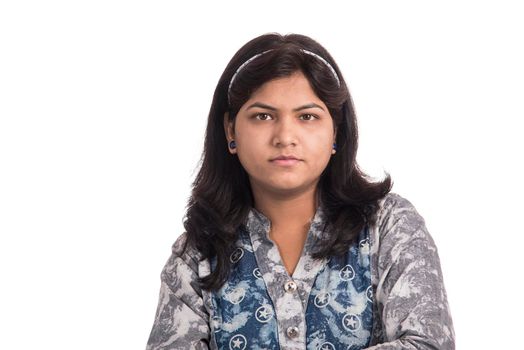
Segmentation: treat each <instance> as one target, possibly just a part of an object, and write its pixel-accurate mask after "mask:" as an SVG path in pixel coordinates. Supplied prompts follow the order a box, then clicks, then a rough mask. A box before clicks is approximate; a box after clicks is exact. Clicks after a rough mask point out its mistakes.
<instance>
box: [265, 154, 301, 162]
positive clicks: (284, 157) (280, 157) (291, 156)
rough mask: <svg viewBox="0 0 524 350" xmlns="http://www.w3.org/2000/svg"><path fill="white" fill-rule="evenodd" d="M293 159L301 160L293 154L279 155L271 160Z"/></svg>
mask: <svg viewBox="0 0 524 350" xmlns="http://www.w3.org/2000/svg"><path fill="white" fill-rule="evenodd" d="M291 159H294V160H300V159H298V158H297V157H295V156H293V155H289V156H284V155H282V156H278V157H276V158H273V159H271V161H275V160H291Z"/></svg>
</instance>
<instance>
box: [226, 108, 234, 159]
mask: <svg viewBox="0 0 524 350" xmlns="http://www.w3.org/2000/svg"><path fill="white" fill-rule="evenodd" d="M224 132H225V134H226V142H227V144H228V148H229V143H230V142H231V141H233V140H234V139H235V125H234V124H233V122H232V121H230V120H229V112H226V113H224ZM229 152H231V153H232V154H234V153H236V150H232V149H231V148H229Z"/></svg>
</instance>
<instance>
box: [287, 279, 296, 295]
mask: <svg viewBox="0 0 524 350" xmlns="http://www.w3.org/2000/svg"><path fill="white" fill-rule="evenodd" d="M284 290H285V291H286V292H287V293H293V292H294V291H296V290H297V284H296V283H295V282H293V281H289V282H286V283H285V284H284Z"/></svg>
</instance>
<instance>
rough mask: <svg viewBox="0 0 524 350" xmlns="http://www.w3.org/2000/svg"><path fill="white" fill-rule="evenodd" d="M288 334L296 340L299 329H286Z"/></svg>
mask: <svg viewBox="0 0 524 350" xmlns="http://www.w3.org/2000/svg"><path fill="white" fill-rule="evenodd" d="M286 334H287V336H288V337H290V338H296V337H297V336H298V328H297V327H288V328H287V329H286Z"/></svg>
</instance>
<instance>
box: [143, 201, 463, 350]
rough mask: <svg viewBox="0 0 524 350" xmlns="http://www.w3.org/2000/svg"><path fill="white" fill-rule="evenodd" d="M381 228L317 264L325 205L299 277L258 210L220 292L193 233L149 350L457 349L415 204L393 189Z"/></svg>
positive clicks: (432, 250) (164, 277)
mask: <svg viewBox="0 0 524 350" xmlns="http://www.w3.org/2000/svg"><path fill="white" fill-rule="evenodd" d="M379 204H380V208H379V211H378V214H377V221H376V224H375V225H373V226H369V227H366V228H365V229H364V230H362V232H361V233H360V237H359V240H358V244H355V245H354V246H352V247H351V248H350V250H349V251H348V253H347V254H346V256H345V257H344V258H343V259H323V260H314V259H312V257H311V252H312V250H313V248H314V246H315V243H316V242H317V241H318V239H319V238H320V237H321V235H322V234H326V233H325V232H322V230H321V227H323V223H324V221H325V218H324V215H323V211H322V207H318V208H317V211H316V213H315V217H314V218H313V220H312V222H311V227H310V230H309V233H308V237H307V240H306V243H305V246H304V250H303V252H302V256H301V258H300V260H299V262H298V265H297V267H296V269H295V271H294V273H293V275H292V276H289V274H288V273H287V271H286V269H285V267H284V265H283V263H282V261H281V258H280V255H279V252H278V248H277V246H276V245H275V244H274V243H273V242H272V241H271V240H270V239H269V238H268V232H269V229H270V222H269V220H268V219H267V218H266V217H265V216H264V215H263V214H261V213H260V212H258V211H257V210H255V209H254V208H253V209H252V210H251V212H250V213H249V216H248V220H247V223H246V227H245V230H243V231H242V232H241V234H240V235H239V239H238V242H237V248H236V250H235V251H234V252H233V254H232V255H231V257H230V260H231V262H232V263H233V265H232V273H231V276H230V278H229V280H228V281H227V282H226V283H225V284H224V286H223V287H222V288H221V289H220V290H219V291H218V292H208V291H204V290H201V289H200V288H199V287H198V284H197V282H196V281H197V278H198V277H199V276H205V275H207V274H209V273H210V271H211V269H212V268H213V267H214V261H208V260H203V261H199V260H200V259H199V253H198V252H196V251H188V252H185V253H183V254H182V252H181V251H182V249H181V248H182V246H183V242H184V239H185V234H183V235H181V236H180V237H179V239H177V241H176V242H175V244H174V245H173V253H172V255H171V257H170V258H169V260H168V261H167V263H166V265H165V267H164V269H163V271H162V274H161V281H162V283H161V289H160V298H159V303H158V308H157V312H156V317H155V322H154V325H153V329H152V331H151V335H150V337H149V341H148V344H147V349H148V350H154V349H228V350H229V349H232V350H244V349H308V350H309V349H315V350H317V349H319V350H334V349H344V350H346V349H348V350H349V349H374V350H379V349H384V350H385V349H454V348H455V345H454V331H453V325H452V321H451V315H450V312H449V308H448V303H447V297H446V291H445V289H444V284H443V280H442V273H441V269H440V262H439V258H438V254H437V249H436V247H435V244H434V242H433V240H432V238H431V236H430V235H429V233H428V231H427V229H426V227H425V223H424V220H423V218H422V217H421V216H420V215H419V214H418V213H417V211H416V209H415V208H414V207H413V205H412V204H411V203H410V202H409V201H407V200H406V199H404V198H402V197H401V196H399V195H397V194H394V193H390V194H388V195H387V196H386V197H384V198H383V199H382V200H381V201H380V202H379Z"/></svg>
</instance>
